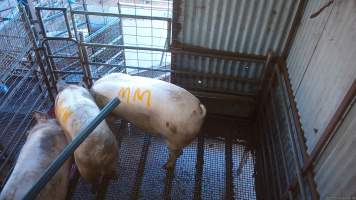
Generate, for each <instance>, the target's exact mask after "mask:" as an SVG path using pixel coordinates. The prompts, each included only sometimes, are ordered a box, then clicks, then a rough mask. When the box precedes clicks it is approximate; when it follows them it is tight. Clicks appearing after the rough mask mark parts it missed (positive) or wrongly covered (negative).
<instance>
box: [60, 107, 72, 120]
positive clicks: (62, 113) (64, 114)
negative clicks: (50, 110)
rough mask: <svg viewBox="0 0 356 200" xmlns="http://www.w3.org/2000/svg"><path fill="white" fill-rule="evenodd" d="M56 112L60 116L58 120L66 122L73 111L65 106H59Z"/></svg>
mask: <svg viewBox="0 0 356 200" xmlns="http://www.w3.org/2000/svg"><path fill="white" fill-rule="evenodd" d="M58 114H59V116H60V120H61V121H62V122H63V123H64V124H66V123H67V121H68V118H69V117H70V116H71V115H72V114H73V112H72V111H71V110H69V109H68V108H66V107H63V108H62V107H59V108H58Z"/></svg>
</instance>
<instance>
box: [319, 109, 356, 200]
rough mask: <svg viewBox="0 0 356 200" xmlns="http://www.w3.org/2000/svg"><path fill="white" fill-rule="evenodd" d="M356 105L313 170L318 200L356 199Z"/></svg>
mask: <svg viewBox="0 0 356 200" xmlns="http://www.w3.org/2000/svg"><path fill="white" fill-rule="evenodd" d="M355 142H356V104H354V105H353V107H352V108H351V110H350V111H349V113H348V115H347V116H346V117H345V119H344V121H343V123H342V125H341V126H340V127H339V129H338V130H337V132H336V134H335V136H334V138H333V139H332V141H331V142H330V143H329V145H328V147H327V148H326V150H325V152H324V153H323V155H322V157H321V158H320V160H319V161H318V164H317V165H316V167H315V172H316V174H315V180H316V182H317V184H318V190H319V193H320V198H321V199H328V198H329V199H351V197H353V198H355V197H356V190H355V189H356V171H355V166H356V151H355Z"/></svg>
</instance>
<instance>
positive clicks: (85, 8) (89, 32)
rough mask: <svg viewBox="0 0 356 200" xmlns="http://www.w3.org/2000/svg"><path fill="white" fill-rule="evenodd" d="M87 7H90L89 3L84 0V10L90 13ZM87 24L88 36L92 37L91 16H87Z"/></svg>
mask: <svg viewBox="0 0 356 200" xmlns="http://www.w3.org/2000/svg"><path fill="white" fill-rule="evenodd" d="M87 5H88V4H87V1H86V0H83V9H84V11H88V7H87ZM85 22H86V25H87V29H88V34H89V35H91V34H92V31H91V27H90V20H89V16H88V15H85Z"/></svg>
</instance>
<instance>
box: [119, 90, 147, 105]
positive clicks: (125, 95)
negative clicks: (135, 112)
mask: <svg viewBox="0 0 356 200" xmlns="http://www.w3.org/2000/svg"><path fill="white" fill-rule="evenodd" d="M131 94H132V93H131V88H129V87H122V88H120V90H119V97H121V98H122V100H123V101H125V100H126V102H127V104H130V100H131ZM145 96H146V107H147V108H150V107H151V96H152V93H151V90H143V91H142V92H141V89H140V88H136V90H135V92H134V95H133V97H132V99H133V100H132V101H133V102H136V101H140V102H143V101H144V97H145Z"/></svg>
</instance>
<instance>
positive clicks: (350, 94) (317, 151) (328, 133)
mask: <svg viewBox="0 0 356 200" xmlns="http://www.w3.org/2000/svg"><path fill="white" fill-rule="evenodd" d="M355 98H356V80H354V81H353V83H352V85H351V87H350V88H349V90H348V91H347V92H346V94H345V96H344V98H343V100H342V101H341V103H340V105H339V106H338V108H337V110H336V111H335V113H334V115H333V116H332V118H331V120H330V121H329V123H328V125H327V127H326V128H325V131H324V132H323V134H322V135H321V137H320V139H319V140H318V142H317V144H316V145H315V147H314V149H313V151H312V152H311V154H310V157H309V159H308V160H307V161H306V163H305V164H304V166H303V173H307V171H308V170H310V169H311V168H312V166H313V164H314V162H315V161H316V159H317V158H318V157H319V156H320V155H321V153H322V152H323V150H324V149H325V148H326V145H327V144H328V142H329V141H330V140H331V139H332V138H333V137H334V135H335V133H336V131H335V130H336V129H337V128H338V126H339V125H340V123H341V122H342V120H343V119H344V116H345V113H347V111H348V110H349V108H350V106H351V105H352V103H353V102H354V101H355Z"/></svg>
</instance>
